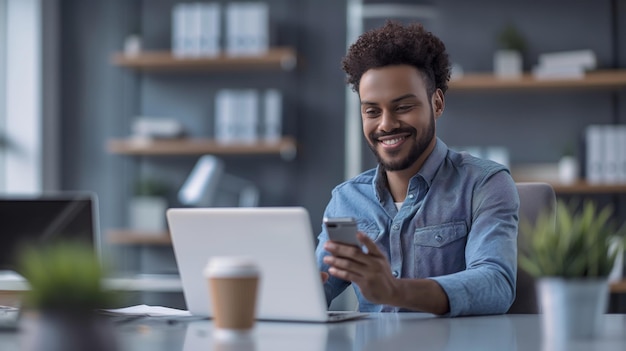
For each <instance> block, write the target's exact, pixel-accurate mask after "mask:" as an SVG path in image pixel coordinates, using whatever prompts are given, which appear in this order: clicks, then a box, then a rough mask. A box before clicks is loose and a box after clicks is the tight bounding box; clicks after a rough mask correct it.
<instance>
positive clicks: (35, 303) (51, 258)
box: [18, 242, 116, 312]
mask: <svg viewBox="0 0 626 351" xmlns="http://www.w3.org/2000/svg"><path fill="white" fill-rule="evenodd" d="M18 270H19V272H20V273H21V274H22V275H23V276H24V277H25V278H26V280H27V281H28V283H29V285H30V289H29V290H28V291H27V292H26V295H25V297H24V306H25V307H26V308H29V309H37V310H60V311H74V312H90V311H93V310H95V309H98V308H106V307H111V305H112V304H113V303H114V301H115V299H116V298H115V296H114V294H113V293H112V292H110V291H107V290H105V289H103V287H102V279H103V277H104V269H103V267H102V265H101V263H100V261H99V259H98V257H97V255H96V253H95V252H94V250H93V247H92V246H89V245H86V244H82V243H77V242H58V243H54V244H50V245H46V246H26V247H24V248H22V250H21V251H20V255H19V265H18Z"/></svg>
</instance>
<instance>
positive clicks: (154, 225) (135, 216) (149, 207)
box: [130, 196, 167, 233]
mask: <svg viewBox="0 0 626 351" xmlns="http://www.w3.org/2000/svg"><path fill="white" fill-rule="evenodd" d="M166 210H167V201H166V200H165V199H164V198H162V197H159V196H135V197H133V198H132V199H131V200H130V227H131V228H132V229H136V230H140V231H145V232H154V233H160V232H162V231H164V230H165V227H166V225H165V223H166V222H165V211H166Z"/></svg>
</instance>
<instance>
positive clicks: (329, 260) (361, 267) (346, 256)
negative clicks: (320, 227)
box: [324, 232, 398, 304]
mask: <svg viewBox="0 0 626 351" xmlns="http://www.w3.org/2000/svg"><path fill="white" fill-rule="evenodd" d="M357 238H358V239H359V241H360V242H361V244H363V245H364V246H365V247H366V248H367V253H365V252H363V250H361V248H358V247H354V246H350V245H343V244H340V243H338V242H335V241H327V242H326V243H325V244H324V249H325V250H326V251H328V252H329V253H330V254H331V255H330V256H326V257H324V263H326V264H328V265H330V266H331V267H330V268H329V269H328V273H330V275H332V276H334V277H337V278H341V279H344V280H349V281H351V282H353V283H355V284H356V285H358V286H359V288H360V289H361V293H362V294H363V296H364V297H365V298H366V299H367V300H368V301H370V302H373V303H377V304H394V303H393V297H394V296H396V291H397V289H398V286H397V279H396V278H394V277H393V275H392V274H391V268H390V266H389V263H388V262H387V258H386V257H385V255H384V254H383V253H382V252H381V251H380V250H379V249H378V247H377V246H376V244H375V243H374V242H373V241H372V240H371V239H370V238H369V237H368V236H367V235H365V234H363V233H361V232H359V233H357Z"/></svg>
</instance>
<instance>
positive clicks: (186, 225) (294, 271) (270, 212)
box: [167, 207, 367, 322]
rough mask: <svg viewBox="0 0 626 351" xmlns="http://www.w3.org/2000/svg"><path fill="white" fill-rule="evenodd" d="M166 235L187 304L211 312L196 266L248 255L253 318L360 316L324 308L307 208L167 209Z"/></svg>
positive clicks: (320, 319) (314, 319) (311, 319)
mask: <svg viewBox="0 0 626 351" xmlns="http://www.w3.org/2000/svg"><path fill="white" fill-rule="evenodd" d="M167 221H168V225H169V229H170V233H171V236H172V244H173V247H174V255H175V258H176V262H177V264H178V270H179V273H180V277H181V281H182V285H183V294H184V297H185V301H186V303H187V309H188V310H189V312H190V313H191V314H192V315H196V316H207V317H212V316H213V311H212V308H211V304H210V301H211V300H210V293H209V289H208V284H207V282H206V279H205V278H204V277H203V275H202V271H203V269H204V267H205V266H206V264H207V262H208V260H209V259H210V258H211V257H213V256H228V255H236V256H248V257H250V258H252V259H253V260H254V261H255V262H256V263H257V264H258V265H259V267H260V270H261V278H260V284H259V295H258V297H257V298H258V300H257V319H263V320H284V321H302V322H334V321H341V320H347V319H354V318H358V317H364V316H366V315H367V314H366V313H359V312H353V311H349V312H338V313H333V312H328V311H327V305H326V297H325V295H324V288H323V284H322V281H321V277H320V272H319V269H318V267H317V263H316V259H315V242H314V237H313V233H312V231H311V222H310V218H309V213H308V211H307V210H306V209H304V208H302V207H248V208H245V207H236V208H226V207H222V208H171V209H168V211H167Z"/></svg>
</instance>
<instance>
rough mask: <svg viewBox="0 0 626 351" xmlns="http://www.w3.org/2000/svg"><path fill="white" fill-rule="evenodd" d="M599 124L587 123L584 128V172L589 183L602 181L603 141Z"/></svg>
mask: <svg viewBox="0 0 626 351" xmlns="http://www.w3.org/2000/svg"><path fill="white" fill-rule="evenodd" d="M602 128H603V126H601V125H589V126H587V128H586V130H585V140H586V144H587V152H586V159H587V165H586V174H587V181H588V182H589V183H590V184H600V183H602V182H603V181H604V160H603V159H604V143H603V141H602V134H603V133H602Z"/></svg>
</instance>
